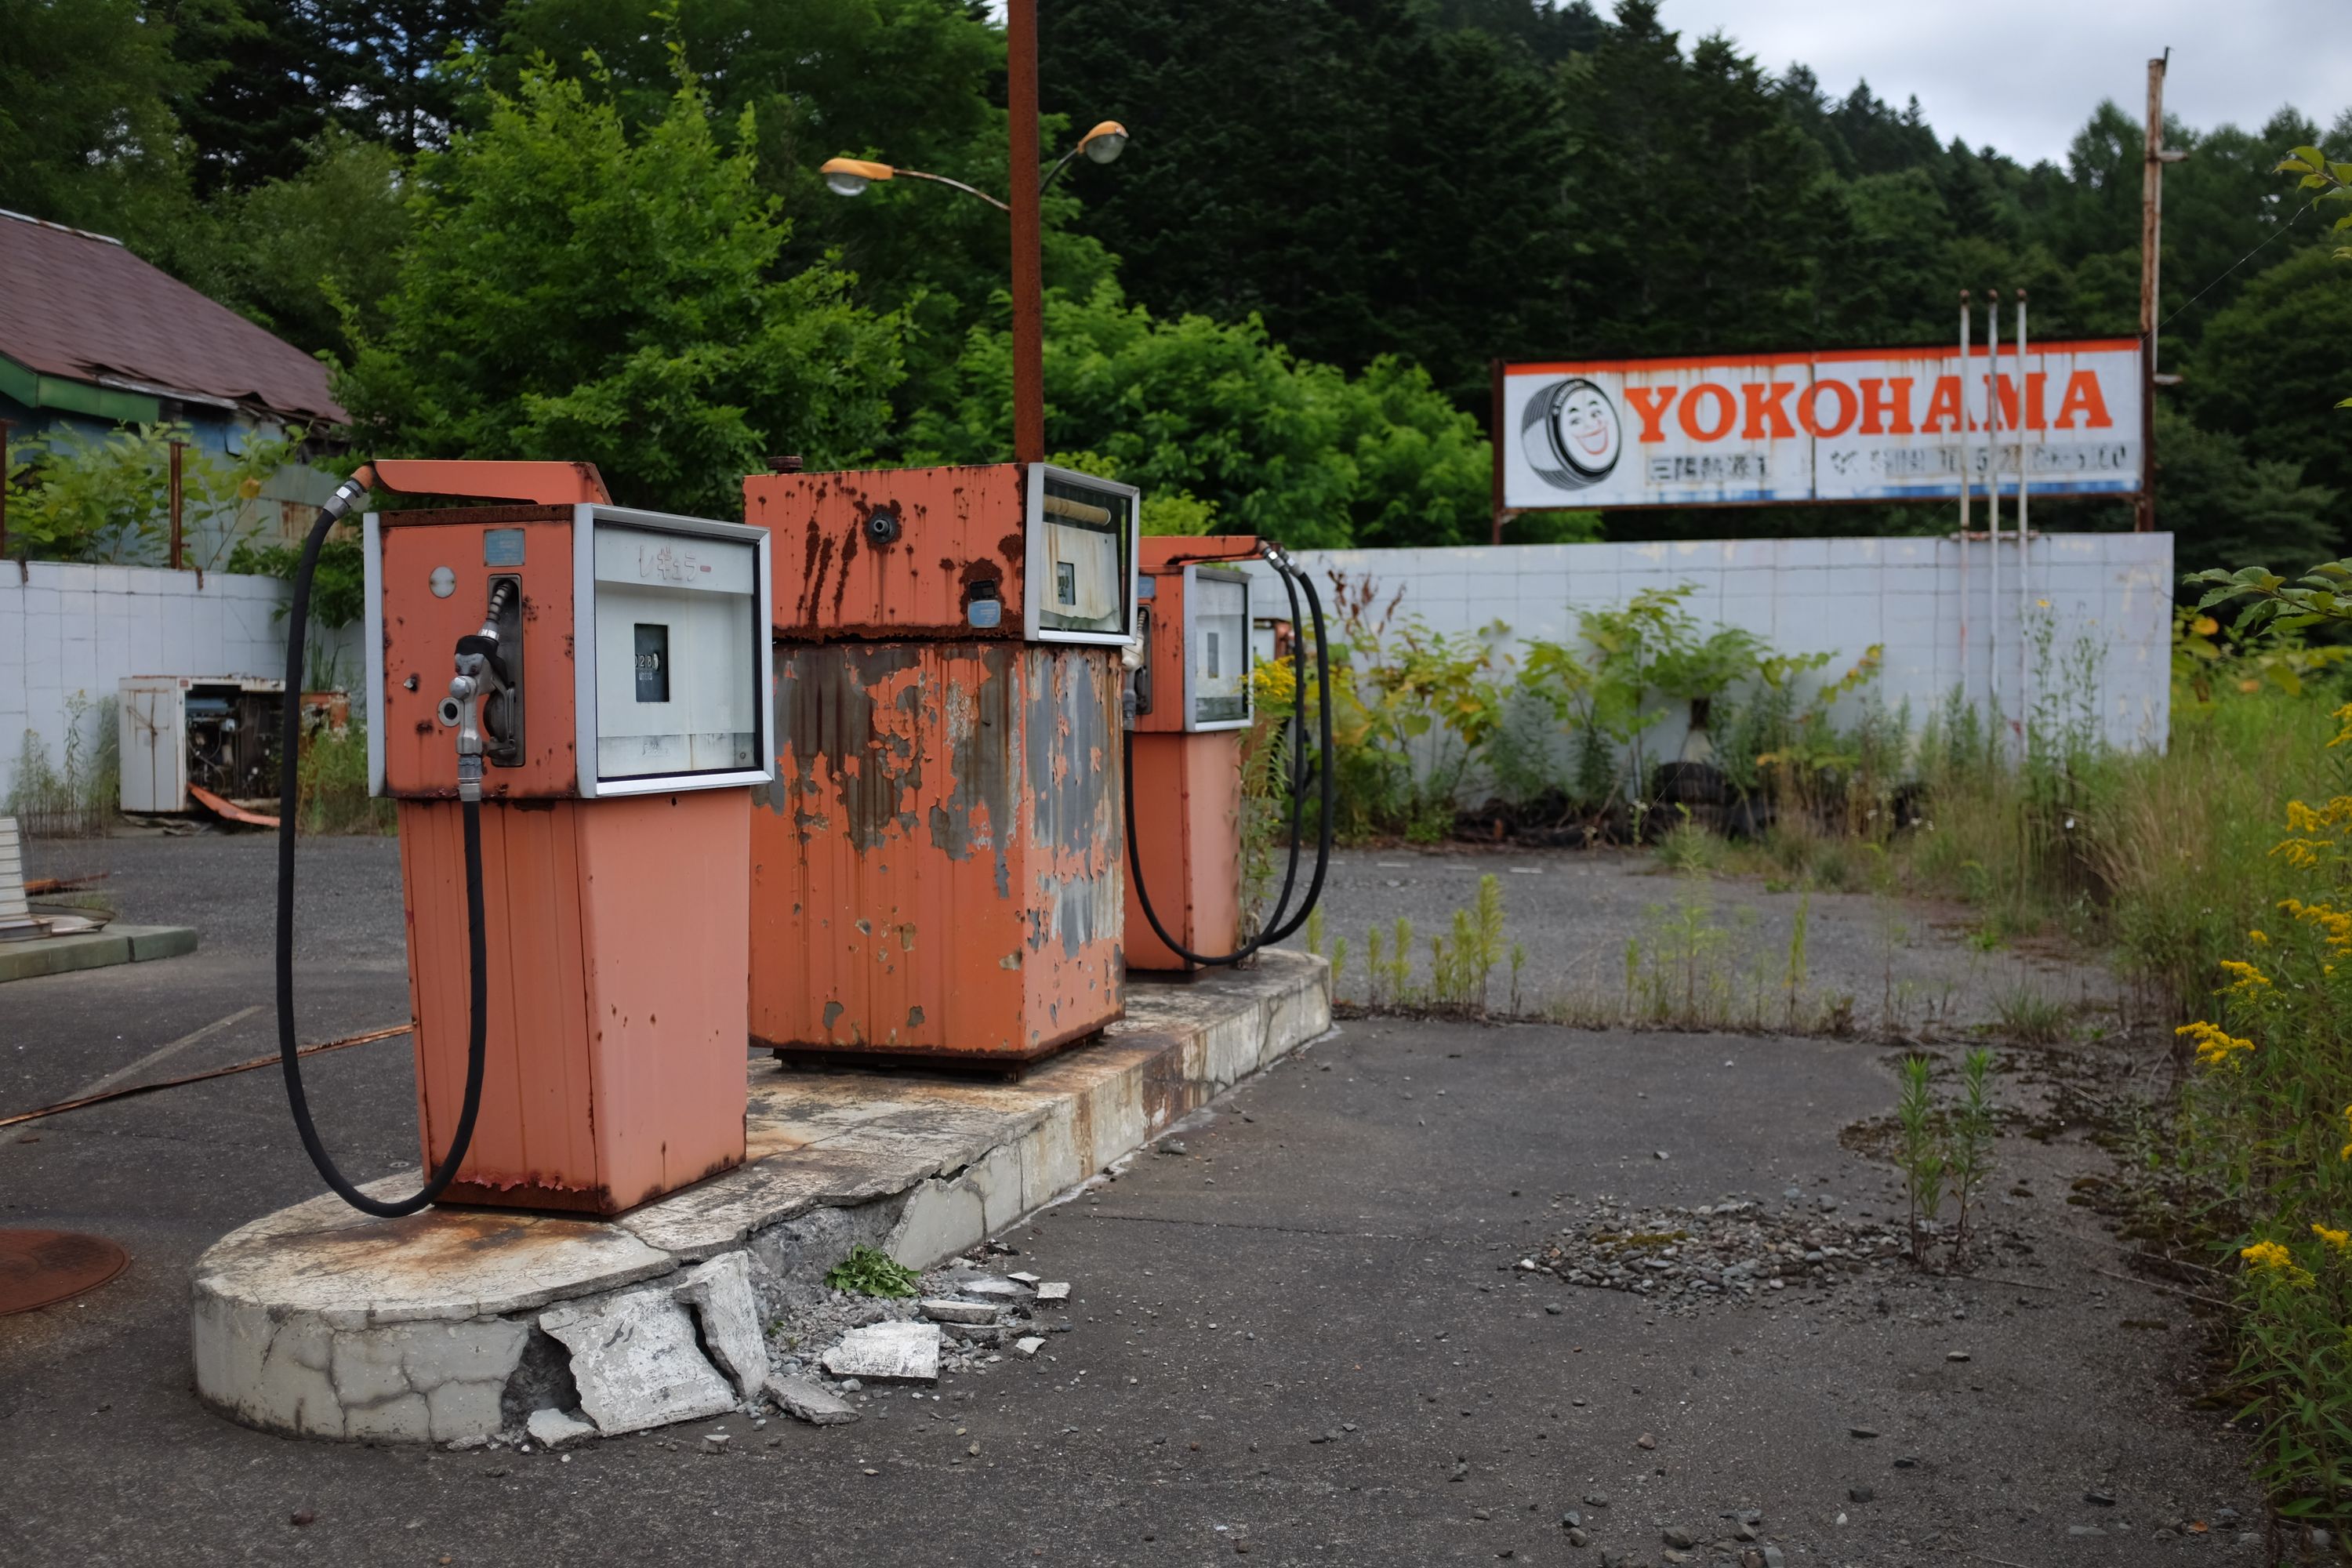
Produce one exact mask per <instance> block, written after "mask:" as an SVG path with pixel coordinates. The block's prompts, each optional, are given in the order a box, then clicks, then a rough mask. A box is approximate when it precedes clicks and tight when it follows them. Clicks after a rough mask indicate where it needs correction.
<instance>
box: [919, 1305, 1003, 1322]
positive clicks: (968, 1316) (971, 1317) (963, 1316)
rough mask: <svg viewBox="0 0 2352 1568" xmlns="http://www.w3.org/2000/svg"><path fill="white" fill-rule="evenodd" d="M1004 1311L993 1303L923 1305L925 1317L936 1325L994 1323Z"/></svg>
mask: <svg viewBox="0 0 2352 1568" xmlns="http://www.w3.org/2000/svg"><path fill="white" fill-rule="evenodd" d="M1003 1310H1004V1309H1003V1308H1002V1307H999V1306H997V1305H996V1304H995V1303H994V1302H992V1301H940V1300H931V1301H926V1302H924V1303H923V1316H925V1317H926V1318H929V1319H930V1320H931V1321H933V1322H935V1323H992V1322H994V1321H996V1318H997V1314H998V1313H1000V1312H1002V1311H1003Z"/></svg>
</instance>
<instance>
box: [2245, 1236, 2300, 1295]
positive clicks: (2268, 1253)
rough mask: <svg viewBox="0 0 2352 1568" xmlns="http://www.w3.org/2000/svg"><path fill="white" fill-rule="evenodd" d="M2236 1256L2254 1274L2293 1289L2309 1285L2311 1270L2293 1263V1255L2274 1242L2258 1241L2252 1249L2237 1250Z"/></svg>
mask: <svg viewBox="0 0 2352 1568" xmlns="http://www.w3.org/2000/svg"><path fill="white" fill-rule="evenodd" d="M2238 1256H2239V1257H2241V1258H2244V1259H2245V1260H2246V1266H2247V1267H2248V1268H2252V1269H2253V1270H2254V1271H2255V1272H2256V1273H2258V1274H2261V1275H2263V1276H2265V1277H2266V1278H2269V1279H2275V1280H2278V1281H2279V1282H2280V1283H2282V1284H2284V1285H2287V1286H2289V1287H2291V1288H2293V1289H2302V1288H2304V1287H2305V1286H2307V1285H2309V1284H2311V1283H2312V1282H2313V1281H2312V1274H2311V1270H2309V1269H2308V1268H2304V1267H2303V1266H2302V1265H2301V1264H2299V1263H2297V1262H2295V1260H2294V1254H2293V1253H2291V1252H2289V1251H2288V1250H2287V1249H2286V1248H2285V1247H2282V1246H2280V1245H2279V1244H2278V1243H2277V1242H2275V1241H2258V1242H2255V1243H2254V1244H2253V1245H2252V1247H2240V1248H2239V1249H2238Z"/></svg>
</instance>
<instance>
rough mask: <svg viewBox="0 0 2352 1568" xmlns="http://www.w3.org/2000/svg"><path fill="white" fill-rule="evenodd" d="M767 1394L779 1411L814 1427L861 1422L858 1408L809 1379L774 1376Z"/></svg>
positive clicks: (769, 1380) (768, 1386)
mask: <svg viewBox="0 0 2352 1568" xmlns="http://www.w3.org/2000/svg"><path fill="white" fill-rule="evenodd" d="M767 1394H768V1399H769V1401H770V1403H772V1404H773V1405H775V1407H776V1408H777V1409H779V1410H781V1411H782V1412H783V1413H784V1414H785V1415H795V1416H798V1417H799V1418H800V1419H801V1420H803V1421H805V1422H808V1423H809V1424H810V1425H811V1426H847V1425H848V1424H849V1423H850V1422H852V1421H855V1420H856V1419H857V1406H856V1405H852V1404H850V1403H849V1401H847V1400H846V1399H844V1398H843V1397H841V1395H839V1394H835V1393H834V1392H833V1391H832V1390H831V1389H829V1388H827V1387H825V1386H824V1384H821V1383H817V1382H814V1381H813V1380H812V1379H809V1378H805V1377H784V1376H781V1375H779V1376H775V1377H771V1378H769V1379H768V1382H767Z"/></svg>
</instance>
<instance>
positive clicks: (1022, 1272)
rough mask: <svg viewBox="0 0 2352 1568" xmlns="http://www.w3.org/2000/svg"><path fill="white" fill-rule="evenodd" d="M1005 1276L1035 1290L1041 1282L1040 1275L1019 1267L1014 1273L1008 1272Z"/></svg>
mask: <svg viewBox="0 0 2352 1568" xmlns="http://www.w3.org/2000/svg"><path fill="white" fill-rule="evenodd" d="M1005 1278H1006V1279H1011V1280H1013V1281H1014V1282H1015V1283H1017V1284H1022V1285H1026V1286H1028V1287H1029V1289H1032V1290H1034V1289H1036V1288H1037V1286H1038V1284H1039V1283H1040V1281H1039V1279H1038V1277H1037V1276H1036V1275H1034V1274H1032V1273H1030V1272H1028V1271H1027V1270H1026V1269H1017V1270H1015V1271H1014V1272H1013V1273H1010V1274H1007V1275H1006V1276H1005Z"/></svg>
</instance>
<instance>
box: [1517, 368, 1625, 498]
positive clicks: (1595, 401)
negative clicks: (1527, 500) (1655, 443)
mask: <svg viewBox="0 0 2352 1568" xmlns="http://www.w3.org/2000/svg"><path fill="white" fill-rule="evenodd" d="M1538 430H1540V433H1541V434H1540V438H1538ZM1519 438H1520V440H1521V442H1522V444H1523V445H1524V446H1525V447H1526V449H1527V454H1528V467H1529V468H1533V469H1534V470H1535V471H1536V477H1537V478H1538V479H1542V480H1544V481H1545V482H1546V483H1547V484H1550V485H1553V486H1555V487H1557V488H1559V489H1564V490H1580V489H1584V488H1585V487H1586V486H1587V485H1595V484H1599V483H1600V482H1601V480H1602V479H1607V478H1608V477H1609V473H1610V470H1611V469H1612V468H1616V466H1617V455H1618V453H1619V452H1621V451H1622V450H1623V449H1624V444H1625V432H1624V428H1623V426H1621V425H1620V424H1619V423H1618V420H1617V405H1616V404H1614V403H1612V402H1611V401H1610V397H1609V395H1608V394H1607V393H1605V392H1603V391H1601V388H1600V387H1598V386H1597V385H1595V384H1592V383H1591V382H1589V381H1586V380H1585V379H1584V378H1583V377H1581V376H1578V377H1575V378H1573V379H1571V380H1568V381H1560V382H1554V383H1553V384H1551V385H1549V386H1548V387H1544V388H1541V389H1540V390H1538V392H1537V393H1536V395H1534V396H1532V397H1530V398H1528V402H1527V411H1526V412H1525V413H1524V414H1523V415H1521V416H1520V418H1519Z"/></svg>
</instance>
